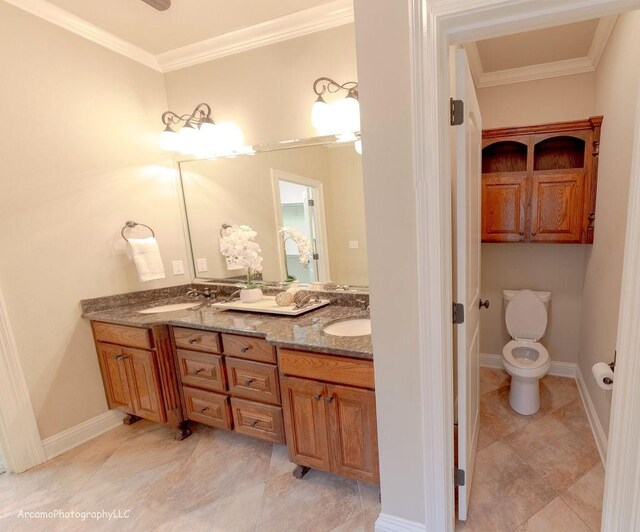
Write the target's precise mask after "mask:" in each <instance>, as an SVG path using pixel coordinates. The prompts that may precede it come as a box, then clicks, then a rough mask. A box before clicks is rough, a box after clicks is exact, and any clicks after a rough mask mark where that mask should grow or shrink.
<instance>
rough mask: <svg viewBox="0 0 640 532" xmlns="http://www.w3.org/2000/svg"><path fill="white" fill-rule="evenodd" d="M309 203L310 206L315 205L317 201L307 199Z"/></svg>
mask: <svg viewBox="0 0 640 532" xmlns="http://www.w3.org/2000/svg"><path fill="white" fill-rule="evenodd" d="M307 204H308V205H309V207H314V206H315V204H316V202H315V201H314V200H312V199H310V200H307Z"/></svg>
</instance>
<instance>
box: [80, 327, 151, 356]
mask: <svg viewBox="0 0 640 532" xmlns="http://www.w3.org/2000/svg"><path fill="white" fill-rule="evenodd" d="M92 325H93V336H94V337H95V339H96V340H97V341H99V342H107V343H109V344H119V345H128V346H131V347H141V348H142V349H153V337H152V336H151V330H150V329H140V328H138V327H129V326H127V325H115V324H113V323H103V322H101V321H94V322H92Z"/></svg>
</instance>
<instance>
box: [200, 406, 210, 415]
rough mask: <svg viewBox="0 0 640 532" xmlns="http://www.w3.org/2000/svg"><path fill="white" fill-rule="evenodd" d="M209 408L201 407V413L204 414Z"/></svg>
mask: <svg viewBox="0 0 640 532" xmlns="http://www.w3.org/2000/svg"><path fill="white" fill-rule="evenodd" d="M207 410H209V407H208V406H205V407H204V408H202V409H200V413H201V414H204V413H205V412H206V411H207Z"/></svg>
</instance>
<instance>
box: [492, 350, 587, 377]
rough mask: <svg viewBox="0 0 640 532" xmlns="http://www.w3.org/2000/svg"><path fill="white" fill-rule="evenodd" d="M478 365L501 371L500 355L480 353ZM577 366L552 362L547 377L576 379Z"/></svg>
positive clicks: (571, 363) (570, 363) (572, 363)
mask: <svg viewBox="0 0 640 532" xmlns="http://www.w3.org/2000/svg"><path fill="white" fill-rule="evenodd" d="M480 365H481V366H482V367H485V368H498V369H502V368H503V366H502V355H492V354H489V353H480ZM577 369H578V365H577V364H575V363H574V362H557V361H554V360H552V361H551V367H550V368H549V373H548V374H549V375H554V376H556V377H573V378H575V377H576V371H577Z"/></svg>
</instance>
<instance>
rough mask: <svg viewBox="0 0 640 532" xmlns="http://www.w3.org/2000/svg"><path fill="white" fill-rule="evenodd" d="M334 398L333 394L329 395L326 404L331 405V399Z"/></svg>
mask: <svg viewBox="0 0 640 532" xmlns="http://www.w3.org/2000/svg"><path fill="white" fill-rule="evenodd" d="M334 397H335V395H334V394H331V395H330V396H329V397H327V404H331V403H333V398H334Z"/></svg>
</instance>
